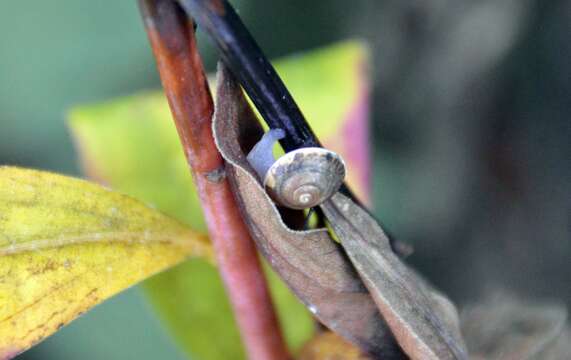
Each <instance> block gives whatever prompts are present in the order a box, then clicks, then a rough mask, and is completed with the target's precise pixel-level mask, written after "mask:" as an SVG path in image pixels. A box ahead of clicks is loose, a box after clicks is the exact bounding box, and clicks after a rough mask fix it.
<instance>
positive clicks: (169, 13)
mask: <svg viewBox="0 0 571 360" xmlns="http://www.w3.org/2000/svg"><path fill="white" fill-rule="evenodd" d="M139 4H140V8H141V12H142V14H143V20H144V24H145V28H146V30H147V33H148V36H149V40H150V42H151V46H152V48H153V52H154V54H155V58H156V60H157V67H158V70H159V74H160V77H161V81H162V84H163V87H164V90H165V93H166V95H167V98H168V101H169V105H170V108H171V112H172V114H173V117H174V121H175V123H176V127H177V130H178V133H179V136H180V140H181V142H182V145H183V148H184V151H185V154H186V157H187V160H188V163H189V165H190V168H191V171H192V174H193V177H194V181H195V183H196V187H197V190H198V193H199V196H200V200H201V203H202V208H203V211H204V215H205V218H206V222H207V225H208V230H209V233H210V236H211V238H212V242H213V245H214V248H215V250H216V255H217V261H218V268H219V270H220V273H221V275H222V279H223V281H224V284H225V286H226V291H227V292H228V295H229V298H230V302H231V304H232V307H233V309H234V314H235V316H236V320H237V323H238V327H239V329H240V333H241V336H242V340H243V342H244V344H245V347H246V351H247V353H248V357H249V358H250V359H254V360H262V359H263V360H273V359H276V360H281V359H288V358H289V354H288V352H287V348H286V346H285V343H284V341H283V338H282V334H281V331H280V328H279V324H278V321H277V317H276V314H275V311H274V308H273V305H272V302H271V298H270V295H269V291H268V287H267V284H266V281H265V278H264V275H263V272H262V269H261V266H260V261H259V258H258V254H257V251H256V247H255V245H254V242H253V241H252V239H251V238H250V235H249V233H248V229H247V227H246V225H245V224H244V222H243V221H242V218H241V215H240V213H239V210H238V207H237V205H236V203H235V201H234V197H233V194H232V192H231V189H230V185H229V183H228V181H227V179H226V177H225V173H224V160H223V159H222V157H221V155H220V153H219V152H218V150H217V148H216V146H215V144H214V138H213V136H212V128H211V122H212V115H213V108H214V106H213V101H212V96H211V94H210V90H209V88H208V83H207V80H206V76H205V74H204V70H203V67H202V62H201V60H200V57H199V55H198V51H197V49H196V40H195V37H194V29H193V23H192V22H191V21H190V20H189V19H188V18H187V17H186V16H185V14H184V12H183V11H182V10H181V9H180V7H179V6H178V4H177V3H175V2H174V1H172V0H139ZM150 145H151V146H152V144H150Z"/></svg>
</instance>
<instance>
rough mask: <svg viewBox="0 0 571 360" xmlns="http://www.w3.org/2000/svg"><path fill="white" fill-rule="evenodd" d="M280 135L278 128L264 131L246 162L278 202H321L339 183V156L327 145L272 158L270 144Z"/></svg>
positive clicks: (291, 204) (297, 206) (341, 167)
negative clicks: (324, 147) (327, 147)
mask: <svg viewBox="0 0 571 360" xmlns="http://www.w3.org/2000/svg"><path fill="white" fill-rule="evenodd" d="M284 135H285V134H284V133H283V130H281V129H272V130H270V131H268V132H267V133H266V134H265V135H264V137H262V139H261V140H260V141H259V142H258V143H257V144H256V146H254V148H253V149H252V151H251V152H250V153H249V154H248V157H247V159H248V161H249V163H250V164H251V165H252V167H253V168H254V170H255V171H256V172H257V173H258V175H259V176H260V179H261V180H262V183H263V185H264V187H265V189H266V191H267V192H268V194H269V195H270V196H271V197H272V199H274V201H276V202H277V203H278V204H280V205H282V206H285V207H288V208H291V209H308V208H312V207H314V206H317V205H319V204H321V203H323V202H324V201H326V200H327V199H329V198H330V197H331V196H333V194H335V193H336V192H337V191H338V190H339V188H340V187H341V185H342V184H343V180H344V178H345V163H344V162H343V159H341V157H340V156H339V155H338V154H336V153H335V152H333V151H330V150H327V149H323V148H320V147H306V148H300V149H297V150H294V151H291V152H289V153H286V154H285V155H283V156H281V157H280V158H279V159H277V160H274V158H273V155H272V148H273V145H274V143H275V142H276V141H277V140H279V139H280V138H282V137H283V136H284ZM271 161H273V163H271V164H270V162H271Z"/></svg>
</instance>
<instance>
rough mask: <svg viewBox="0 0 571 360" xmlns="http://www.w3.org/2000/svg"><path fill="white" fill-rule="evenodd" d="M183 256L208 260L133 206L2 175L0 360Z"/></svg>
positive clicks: (167, 224)
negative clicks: (201, 257)
mask: <svg viewBox="0 0 571 360" xmlns="http://www.w3.org/2000/svg"><path fill="white" fill-rule="evenodd" d="M189 255H194V256H211V255H212V253H211V248H210V244H209V243H208V241H207V239H206V236H205V235H203V234H198V233H195V232H193V231H191V230H190V229H189V228H188V227H186V226H184V225H182V224H181V223H179V222H178V221H175V220H173V219H171V218H169V217H167V216H165V215H163V214H161V213H159V212H158V211H156V210H153V209H150V208H148V207H147V206H145V205H143V204H141V203H140V202H138V201H136V200H134V199H132V198H129V197H127V196H124V195H120V194H117V193H114V192H111V191H109V190H107V189H105V188H102V187H101V186H98V185H94V184H91V183H88V182H86V181H83V180H79V179H73V178H68V177H65V176H61V175H56V174H51V173H47V172H41V171H35V170H26V169H20V168H13V167H0V358H1V359H5V358H10V357H12V356H14V355H16V354H17V353H19V352H22V351H24V350H26V349H27V348H29V347H30V346H32V345H33V344H35V343H36V342H38V341H40V340H42V339H43V338H45V337H46V336H48V335H51V334H52V333H53V332H55V331H56V330H58V329H59V328H60V327H61V326H63V325H65V324H67V323H68V322H70V321H71V320H73V319H74V318H76V317H77V316H79V315H80V314H81V313H83V312H85V311H87V310H88V309H90V308H91V307H93V306H95V305H96V304H98V303H100V302H102V301H103V300H105V299H107V298H109V297H111V296H112V295H114V294H116V293H118V292H120V291H122V290H124V289H126V288H128V287H130V286H132V285H134V284H135V283H137V282H139V281H141V280H143V279H145V278H148V277H149V276H151V275H153V274H155V273H157V272H159V271H162V270H164V269H166V268H169V267H172V266H174V265H176V264H178V263H180V262H181V261H182V260H184V259H185V258H186V257H188V256H189ZM125 259H129V261H125Z"/></svg>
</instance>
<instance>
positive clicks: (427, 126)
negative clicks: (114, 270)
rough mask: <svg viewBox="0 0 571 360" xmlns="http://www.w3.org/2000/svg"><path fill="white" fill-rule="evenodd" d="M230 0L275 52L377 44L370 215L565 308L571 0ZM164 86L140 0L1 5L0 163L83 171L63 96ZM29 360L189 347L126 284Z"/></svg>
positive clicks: (206, 48) (455, 287) (464, 271)
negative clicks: (175, 340) (352, 41)
mask: <svg viewBox="0 0 571 360" xmlns="http://www.w3.org/2000/svg"><path fill="white" fill-rule="evenodd" d="M232 3H233V4H234V5H235V6H236V8H237V10H238V11H239V14H240V15H241V16H242V17H243V19H244V21H245V22H246V23H247V25H248V26H249V28H250V29H251V31H252V32H253V34H254V36H255V37H256V38H257V40H258V41H259V43H260V45H261V47H262V48H263V49H264V50H265V51H266V52H267V54H268V55H270V56H271V57H278V56H281V55H285V54H289V53H292V52H297V51H303V50H309V49H312V48H315V47H319V46H324V45H327V44H329V43H332V42H335V41H337V40H342V39H347V38H355V37H356V38H361V39H364V40H366V41H368V43H369V44H370V46H371V49H372V59H373V64H372V69H371V70H372V75H371V76H372V81H373V84H374V89H373V90H374V92H373V106H374V109H373V116H372V119H371V138H372V140H373V145H374V147H373V149H374V155H375V156H374V160H375V162H374V170H375V172H374V174H375V179H374V186H375V188H374V194H375V204H376V205H375V212H376V213H377V214H378V216H379V217H380V218H381V219H382V220H383V222H384V223H385V224H386V225H387V227H388V228H389V229H390V231H391V232H392V233H393V234H394V235H395V236H396V237H397V238H398V239H400V240H402V241H404V242H407V243H409V244H412V245H413V246H414V247H415V250H416V251H415V253H414V254H413V255H412V256H411V257H410V258H409V260H410V262H411V263H413V264H414V265H415V266H416V267H417V268H418V269H419V270H420V271H421V272H422V273H423V274H425V275H426V276H427V277H428V278H429V279H430V280H432V281H433V282H434V283H435V284H436V285H437V286H438V287H440V288H441V289H443V290H444V291H445V292H447V293H448V294H449V295H450V296H451V297H452V298H453V299H454V300H455V301H457V302H458V303H459V304H461V305H462V304H467V303H473V302H477V301H478V300H479V299H481V298H482V297H484V296H485V295H486V294H489V293H491V292H494V291H496V290H497V289H506V290H508V291H511V292H513V293H515V294H517V295H518V296H521V297H525V298H529V299H550V300H553V299H558V300H560V301H563V302H565V303H566V304H567V306H568V307H569V305H571V271H570V268H571V224H570V215H571V206H570V205H571V145H570V138H571V1H568V0H551V1H542V0H478V1H476V0H422V1H418V0H417V1H413V0H410V1H403V0H392V1H389V0H352V1H342V0H320V1H307V0H303V1H302V0H272V1H265V0H240V1H239V0H234V1H232ZM199 40H200V44H201V47H202V54H203V55H204V58H205V62H206V65H207V68H208V69H213V68H214V64H215V60H216V57H217V55H216V50H215V49H213V48H212V47H211V45H210V43H209V40H208V39H207V38H206V37H205V36H201V37H200V38H199ZM159 86H160V85H159V80H158V76H157V73H156V71H155V68H154V60H153V58H152V56H151V52H150V49H149V46H148V43H147V39H146V34H145V33H144V30H143V28H142V24H141V21H140V17H139V14H138V8H137V4H136V1H135V0H129V1H111V0H100V1H88V0H73V1H72V0H59V1H55V2H53V1H51V2H43V1H33V2H24V1H19V2H18V1H14V2H6V3H5V4H2V10H1V11H0V164H12V165H19V166H26V167H34V168H39V169H46V170H54V171H58V172H63V173H66V174H71V175H79V174H80V173H79V169H78V166H77V162H76V155H75V153H74V150H73V145H72V143H71V139H70V136H69V134H68V132H67V129H66V127H65V122H64V120H65V116H66V111H67V109H69V108H70V107H71V106H73V105H75V104H79V103H90V102H97V101H101V100H106V99H110V98H114V97H117V96H121V95H126V94H130V93H133V92H136V91H139V90H142V89H149V88H158V87H159ZM19 358H20V359H76V358H81V359H132V358H137V359H156V358H161V359H183V358H184V357H183V355H182V353H181V352H180V351H179V350H177V348H176V347H175V346H174V345H173V344H172V342H171V340H170V338H169V337H168V335H167V334H166V332H165V331H164V329H163V328H162V327H161V325H160V323H159V322H158V320H157V319H156V318H155V317H154V315H153V314H152V312H151V310H150V307H149V305H147V304H146V302H145V300H144V298H143V297H142V296H141V294H140V293H139V291H138V290H137V289H136V288H134V289H131V290H129V291H127V292H125V293H123V294H121V295H119V296H117V297H115V298H113V299H112V300H110V301H108V302H106V303H104V304H102V305H100V306H98V307H97V308H95V309H94V310H93V311H91V312H89V313H87V314H86V315H84V316H83V317H82V318H80V319H78V320H76V321H75V322H73V323H72V324H71V325H69V326H67V327H65V328H64V329H62V330H61V331H60V332H59V333H57V334H56V335H54V336H52V337H51V338H49V339H48V340H46V341H45V342H43V343H41V344H40V345H38V346H36V347H35V348H33V349H32V350H30V351H29V352H27V353H25V354H24V355H22V356H20V357H19Z"/></svg>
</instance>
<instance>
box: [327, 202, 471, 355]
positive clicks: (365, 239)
mask: <svg viewBox="0 0 571 360" xmlns="http://www.w3.org/2000/svg"><path fill="white" fill-rule="evenodd" d="M321 208H322V209H323V211H324V213H325V215H326V216H327V220H328V221H329V223H330V225H331V227H332V228H333V230H334V231H335V234H336V235H337V236H338V237H339V239H340V240H341V243H342V244H343V247H344V248H345V250H346V251H347V254H348V255H349V258H350V259H351V261H352V263H353V264H354V265H355V268H356V269H357V271H358V272H359V274H360V276H361V279H363V282H364V283H365V285H366V286H367V288H368V289H369V291H370V293H371V295H372V297H373V299H374V300H375V302H376V304H377V306H378V307H379V310H380V311H381V313H382V315H383V317H384V318H385V319H386V321H387V323H388V325H389V327H390V329H391V330H392V331H393V333H394V334H395V337H396V339H397V341H398V343H399V344H400V345H401V347H402V348H403V350H404V351H405V352H406V353H407V354H408V355H409V356H410V357H411V358H412V359H434V360H439V359H467V358H468V355H467V352H466V350H465V346H464V343H463V340H462V337H461V336H460V331H459V329H458V321H457V320H456V315H455V309H454V307H453V305H452V304H451V303H449V302H448V301H447V299H446V298H445V297H444V296H443V295H441V294H438V293H436V292H434V291H433V290H431V289H429V287H428V285H427V284H425V283H423V282H422V281H421V280H420V279H419V277H418V276H416V275H415V274H414V273H413V272H412V271H411V269H409V268H408V267H407V266H406V265H405V264H404V263H403V262H402V261H401V260H400V259H399V258H398V257H397V256H396V255H395V254H394V253H393V251H392V250H391V247H390V244H389V240H388V238H387V236H386V235H385V233H384V232H383V230H382V229H381V227H380V226H379V225H378V223H377V222H376V221H375V219H373V218H372V217H371V216H370V215H369V214H368V213H367V212H366V211H365V210H364V209H363V208H361V207H360V206H358V205H356V204H355V203H354V202H353V201H351V200H350V199H348V198H347V197H346V196H344V195H342V194H340V193H337V194H335V195H334V196H333V197H332V198H331V199H330V200H328V201H326V202H325V203H324V204H322V205H321Z"/></svg>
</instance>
